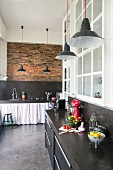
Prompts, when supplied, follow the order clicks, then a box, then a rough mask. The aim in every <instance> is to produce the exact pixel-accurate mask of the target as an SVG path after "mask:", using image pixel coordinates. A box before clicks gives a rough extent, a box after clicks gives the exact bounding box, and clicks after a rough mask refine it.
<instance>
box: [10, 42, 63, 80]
mask: <svg viewBox="0 0 113 170" xmlns="http://www.w3.org/2000/svg"><path fill="white" fill-rule="evenodd" d="M61 50H62V47H61V46H60V45H49V44H48V45H47V44H28V43H11V42H8V43H7V73H8V80H10V81H58V82H61V81H62V61H61V60H57V59H55V56H57V54H58V53H59V52H61ZM21 64H22V65H23V67H24V69H26V72H17V70H18V69H19V67H20V65H21ZM46 65H48V67H49V70H51V73H49V74H46V73H44V72H43V70H45V67H46Z"/></svg>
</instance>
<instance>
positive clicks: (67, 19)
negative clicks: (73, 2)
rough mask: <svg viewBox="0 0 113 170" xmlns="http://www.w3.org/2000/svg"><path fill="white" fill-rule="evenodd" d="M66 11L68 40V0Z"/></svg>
mask: <svg viewBox="0 0 113 170" xmlns="http://www.w3.org/2000/svg"><path fill="white" fill-rule="evenodd" d="M66 13H67V17H66V42H67V35H68V0H67V5H66Z"/></svg>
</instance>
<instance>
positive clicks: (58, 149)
mask: <svg viewBox="0 0 113 170" xmlns="http://www.w3.org/2000/svg"><path fill="white" fill-rule="evenodd" d="M54 138H55V140H54V141H55V143H54V149H55V150H54V155H55V156H54V161H55V158H56V160H57V164H58V167H59V168H60V170H64V169H65V170H72V166H71V163H70V162H69V159H68V157H67V156H66V154H65V152H64V150H63V149H62V146H61V144H60V142H59V141H58V139H57V137H56V136H54Z"/></svg>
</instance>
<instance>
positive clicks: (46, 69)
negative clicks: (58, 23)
mask: <svg viewBox="0 0 113 170" xmlns="http://www.w3.org/2000/svg"><path fill="white" fill-rule="evenodd" d="M46 31H47V46H48V28H46ZM43 72H44V73H50V72H51V71H50V70H49V69H48V66H46V68H45V70H44V71H43Z"/></svg>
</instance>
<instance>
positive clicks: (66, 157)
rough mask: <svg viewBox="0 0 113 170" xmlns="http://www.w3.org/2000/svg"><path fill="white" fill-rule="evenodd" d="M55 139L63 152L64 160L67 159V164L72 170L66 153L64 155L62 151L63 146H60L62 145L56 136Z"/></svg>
mask: <svg viewBox="0 0 113 170" xmlns="http://www.w3.org/2000/svg"><path fill="white" fill-rule="evenodd" d="M55 139H56V142H57V143H58V146H59V148H60V150H61V152H62V154H63V156H64V158H65V160H66V162H67V164H68V166H69V168H70V167H71V164H70V163H69V161H68V158H67V156H66V155H65V153H64V151H63V149H62V147H61V145H60V143H59V141H58V139H57V137H56V136H55Z"/></svg>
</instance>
